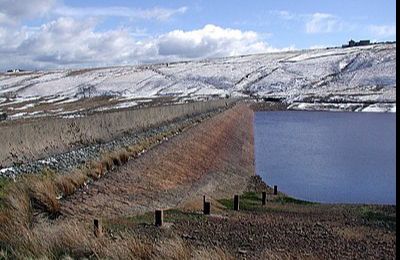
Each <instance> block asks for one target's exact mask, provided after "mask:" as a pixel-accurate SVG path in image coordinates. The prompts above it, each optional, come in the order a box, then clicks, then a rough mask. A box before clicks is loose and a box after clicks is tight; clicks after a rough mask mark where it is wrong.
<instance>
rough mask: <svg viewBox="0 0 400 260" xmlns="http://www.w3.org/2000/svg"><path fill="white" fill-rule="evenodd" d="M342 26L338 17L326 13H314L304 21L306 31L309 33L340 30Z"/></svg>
mask: <svg viewBox="0 0 400 260" xmlns="http://www.w3.org/2000/svg"><path fill="white" fill-rule="evenodd" d="M342 27H343V23H342V21H340V19H339V18H338V17H336V16H334V15H332V14H327V13H314V14H312V15H311V16H310V17H309V19H308V21H307V22H306V32H307V33H310V34H314V33H330V32H334V31H340V30H341V29H342Z"/></svg>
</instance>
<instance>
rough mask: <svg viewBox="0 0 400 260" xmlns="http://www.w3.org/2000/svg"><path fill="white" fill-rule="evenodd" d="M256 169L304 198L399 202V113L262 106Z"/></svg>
mask: <svg viewBox="0 0 400 260" xmlns="http://www.w3.org/2000/svg"><path fill="white" fill-rule="evenodd" d="M254 126H255V130H254V131H255V135H254V136H255V137H254V138H255V163H256V172H257V174H258V175H260V176H261V177H262V178H263V180H264V181H265V182H266V183H267V184H269V185H278V189H279V190H280V191H283V192H285V193H286V194H288V195H291V196H293V197H296V198H299V199H305V200H309V201H317V202H327V203H373V204H375V203H377V204H396V115H395V114H393V113H349V112H300V111H282V112H257V113H256V114H255V124H254Z"/></svg>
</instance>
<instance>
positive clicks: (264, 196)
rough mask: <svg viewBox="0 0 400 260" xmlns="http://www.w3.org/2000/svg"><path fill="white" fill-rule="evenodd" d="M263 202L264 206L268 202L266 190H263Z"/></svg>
mask: <svg viewBox="0 0 400 260" xmlns="http://www.w3.org/2000/svg"><path fill="white" fill-rule="evenodd" d="M261 204H262V205H263V206H264V205H266V204H267V193H266V192H265V191H263V192H262V202H261Z"/></svg>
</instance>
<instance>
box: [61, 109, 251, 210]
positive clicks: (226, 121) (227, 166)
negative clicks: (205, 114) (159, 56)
mask: <svg viewBox="0 0 400 260" xmlns="http://www.w3.org/2000/svg"><path fill="white" fill-rule="evenodd" d="M253 115H254V113H253V111H252V110H251V109H250V108H249V107H248V106H247V105H244V104H239V105H236V106H234V107H233V108H231V109H228V110H226V111H224V112H222V113H220V114H217V115H215V116H214V117H212V118H210V119H207V120H205V121H203V122H202V123H200V124H198V125H196V126H194V127H192V128H190V129H188V130H187V131H184V132H182V133H181V134H180V135H177V136H175V137H174V138H172V139H171V140H169V141H168V142H165V143H163V144H161V145H159V146H156V147H154V148H153V149H150V150H148V151H147V152H146V153H144V154H143V155H141V156H140V157H139V158H137V159H134V160H129V162H128V163H127V164H125V165H123V166H121V167H119V168H118V169H117V170H115V171H113V172H112V173H110V174H107V175H105V176H104V177H102V178H101V179H99V180H98V181H96V182H95V185H94V186H91V185H89V186H88V188H87V189H85V190H82V191H78V192H77V193H75V194H74V195H72V196H70V197H67V198H66V199H65V200H63V201H62V211H63V213H64V214H66V215H69V216H75V217H79V218H91V217H93V216H106V217H116V216H118V215H131V214H139V213H142V212H147V211H149V210H153V209H154V208H174V207H177V206H180V205H182V204H183V203H186V202H188V201H190V200H192V199H195V198H198V199H200V198H202V197H203V195H206V196H207V198H208V199H210V198H221V197H227V196H232V195H233V194H238V193H241V192H242V191H243V190H244V189H245V188H246V184H247V183H248V180H249V179H250V177H251V176H254V137H253Z"/></svg>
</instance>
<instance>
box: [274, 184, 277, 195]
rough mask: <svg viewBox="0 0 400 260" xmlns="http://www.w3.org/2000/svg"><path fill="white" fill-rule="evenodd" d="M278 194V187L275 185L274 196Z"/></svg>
mask: <svg viewBox="0 0 400 260" xmlns="http://www.w3.org/2000/svg"><path fill="white" fill-rule="evenodd" d="M277 194H278V186H276V185H274V195H277Z"/></svg>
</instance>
